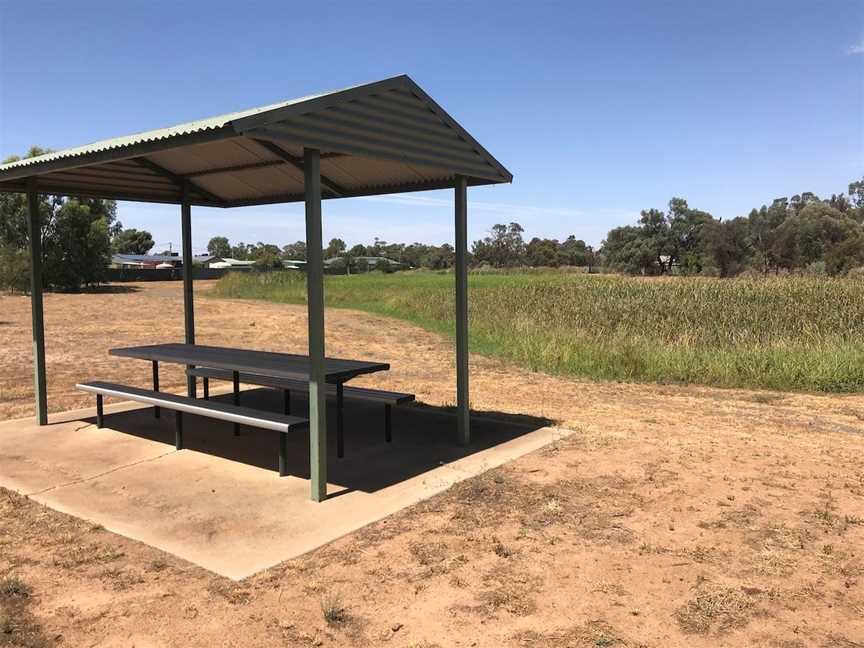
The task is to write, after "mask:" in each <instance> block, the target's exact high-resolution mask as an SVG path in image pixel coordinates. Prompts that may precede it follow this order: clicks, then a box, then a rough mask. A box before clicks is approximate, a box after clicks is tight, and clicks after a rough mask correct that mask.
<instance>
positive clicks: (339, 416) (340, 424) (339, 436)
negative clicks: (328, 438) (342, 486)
mask: <svg viewBox="0 0 864 648" xmlns="http://www.w3.org/2000/svg"><path fill="white" fill-rule="evenodd" d="M344 410H345V386H344V385H343V384H342V383H337V384H336V456H337V457H339V458H340V459H341V458H342V457H344V456H345V412H344Z"/></svg>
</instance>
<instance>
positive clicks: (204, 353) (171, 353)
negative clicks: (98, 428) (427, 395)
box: [108, 343, 390, 438]
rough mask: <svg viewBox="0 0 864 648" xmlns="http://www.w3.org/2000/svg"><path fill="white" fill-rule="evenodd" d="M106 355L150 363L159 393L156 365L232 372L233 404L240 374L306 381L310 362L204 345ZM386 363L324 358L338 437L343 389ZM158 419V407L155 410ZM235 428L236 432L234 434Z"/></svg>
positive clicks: (157, 346) (130, 349)
mask: <svg viewBox="0 0 864 648" xmlns="http://www.w3.org/2000/svg"><path fill="white" fill-rule="evenodd" d="M108 353H109V354H111V355H115V356H120V357H123V358H136V359H138V360H149V361H150V362H151V363H152V365H153V389H154V391H159V363H160V362H170V363H172V364H180V365H186V366H188V367H211V368H214V369H224V370H227V371H231V372H232V373H233V378H234V403H235V404H237V403H238V402H239V382H240V374H241V373H245V374H255V375H259V376H266V377H268V378H286V379H289V380H301V381H308V380H309V373H310V368H311V363H310V360H309V356H304V355H296V354H293V353H275V352H272V351H253V350H250V349H233V348H230V347H216V346H205V345H202V344H180V343H171V344H150V345H146V346H135V347H122V348H119V349H111V350H109V351H108ZM389 369H390V365H389V364H388V363H386V362H370V361H366V360H345V359H342V358H325V359H324V376H325V380H326V381H327V382H328V383H331V384H334V385H336V404H337V409H336V411H337V418H336V421H337V423H336V424H337V431H338V434H339V436H340V438H341V436H342V428H343V412H342V410H343V403H344V401H343V398H342V386H343V385H344V384H345V383H346V382H348V381H349V380H351V379H352V378H356V377H357V376H360V375H363V374H369V373H375V372H378V371H387V370H389ZM155 414H156V416H157V417H158V416H159V408H158V407H157V408H156V409H155ZM236 429H237V428H236V427H235V432H236Z"/></svg>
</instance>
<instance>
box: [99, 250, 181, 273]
mask: <svg viewBox="0 0 864 648" xmlns="http://www.w3.org/2000/svg"><path fill="white" fill-rule="evenodd" d="M111 267H112V268H144V269H154V270H155V269H156V268H182V267H183V259H182V258H181V257H179V256H174V255H170V256H169V255H162V254H114V255H112V256H111Z"/></svg>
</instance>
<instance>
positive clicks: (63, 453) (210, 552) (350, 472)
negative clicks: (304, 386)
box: [0, 390, 570, 579]
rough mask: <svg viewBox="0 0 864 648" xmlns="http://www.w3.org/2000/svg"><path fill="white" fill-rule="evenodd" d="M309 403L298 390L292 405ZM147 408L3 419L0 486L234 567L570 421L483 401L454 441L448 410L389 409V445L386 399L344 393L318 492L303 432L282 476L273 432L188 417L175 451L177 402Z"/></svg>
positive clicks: (466, 471)
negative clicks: (317, 499) (102, 419)
mask: <svg viewBox="0 0 864 648" xmlns="http://www.w3.org/2000/svg"><path fill="white" fill-rule="evenodd" d="M243 402H244V404H248V405H250V406H253V407H262V408H272V409H274V410H279V409H280V408H281V401H280V397H279V395H277V394H276V393H274V392H272V391H269V390H252V391H249V392H244V395H243ZM306 407H307V404H306V401H305V399H300V398H297V399H295V402H294V412H295V413H297V414H301V413H302V412H303V411H304V409H305V408H306ZM152 412H153V410H152V409H151V408H140V407H137V406H134V405H130V404H120V405H112V406H109V407H107V408H106V413H107V416H106V425H108V426H110V428H109V427H106V428H103V429H101V430H99V429H97V428H96V427H95V425H93V417H95V411H93V410H82V411H80V412H76V413H74V414H66V415H63V416H59V417H53V418H52V424H51V425H49V426H47V427H42V428H40V427H38V426H35V425H34V424H33V423H32V422H31V421H29V420H27V421H9V422H6V423H2V424H0V485H2V486H5V487H7V488H12V489H14V490H17V491H19V492H22V493H26V494H28V495H30V496H31V497H32V498H33V499H35V500H36V501H39V502H41V503H43V504H45V505H47V506H50V507H52V508H55V509H57V510H60V511H63V512H66V513H69V514H71V515H75V516H78V517H82V518H86V519H89V520H92V521H93V522H97V523H99V524H102V525H103V526H104V527H105V528H107V529H110V530H111V531H114V532H116V533H120V534H122V535H125V536H128V537H130V538H134V539H136V540H140V541H142V542H145V543H147V544H150V545H153V546H155V547H158V548H160V549H163V550H165V551H168V552H170V553H173V554H175V555H177V556H180V557H181V558H184V559H186V560H189V561H190V562H193V563H196V564H198V565H200V566H202V567H205V568H207V569H210V570H212V571H214V572H216V573H219V574H221V575H224V576H227V577H229V578H233V579H241V578H244V577H246V576H249V575H251V574H253V573H255V572H257V571H260V570H262V569H265V568H267V567H270V566H272V565H275V564H278V563H280V562H282V561H284V560H288V559H290V558H293V557H296V556H298V555H301V554H303V553H306V552H308V551H311V550H312V549H315V548H317V547H319V546H321V545H323V544H326V543H328V542H331V541H332V540H335V539H336V538H339V537H341V536H342V535H345V534H347V533H350V532H352V531H354V530H356V529H359V528H361V527H363V526H365V525H367V524H370V523H372V522H374V521H376V520H379V519H381V518H382V517H385V516H387V515H390V514H392V513H394V512H396V511H398V510H400V509H402V508H404V507H406V506H409V505H411V504H414V503H416V502H418V501H420V500H422V499H425V498H427V497H430V496H432V495H434V494H436V493H439V492H441V491H443V490H445V489H446V488H448V487H450V486H451V485H452V484H454V483H456V482H458V481H461V480H462V479H465V478H467V477H470V476H472V475H475V474H479V473H481V472H483V471H485V470H488V469H490V468H493V467H495V466H498V465H500V464H502V463H504V462H507V461H510V460H512V459H514V458H516V457H519V456H521V455H523V454H525V453H527V452H531V451H532V450H535V449H537V448H539V447H541V446H543V445H545V444H547V443H550V442H552V441H554V440H555V439H556V438H561V437H564V436H567V435H568V434H570V432H569V431H567V430H562V429H559V428H553V427H549V426H548V425H547V422H546V421H542V420H539V419H531V418H527V417H511V416H506V417H505V416H495V417H490V416H484V415H482V414H481V415H478V416H475V417H474V419H473V430H472V432H473V441H472V445H471V446H470V447H468V448H461V447H459V446H457V445H456V444H455V418H454V417H453V416H452V415H451V414H450V413H449V412H445V411H442V410H437V409H434V408H428V407H417V408H408V409H402V408H397V409H395V410H394V426H393V427H394V439H393V443H392V444H387V443H385V442H384V438H383V437H384V432H383V411H382V408H381V407H372V406H366V405H358V404H353V403H352V404H348V410H347V412H346V443H345V445H346V456H345V458H344V459H342V460H339V459H336V457H335V444H331V445H332V446H333V447H331V448H330V449H329V450H330V459H329V471H330V486H329V488H328V492H329V493H330V497H329V498H328V499H327V501H325V502H323V503H321V504H316V503H314V502H312V501H311V500H310V499H309V482H308V453H309V449H308V438H307V437H306V436H305V435H302V434H301V435H298V436H297V437H295V438H292V439H291V441H290V445H289V453H290V456H291V462H290V466H289V473H290V474H289V476H287V477H283V478H279V476H278V473H276V472H275V469H276V464H277V455H276V453H277V436H276V434H275V433H271V432H268V431H264V430H253V429H246V430H244V431H243V433H242V435H241V436H239V437H234V436H233V435H232V433H231V427H230V425H227V424H224V423H221V422H217V421H211V420H207V419H202V418H197V417H191V416H190V417H187V418H186V419H185V420H184V423H185V426H184V441H185V444H186V448H187V449H184V450H181V451H179V452H177V451H175V450H174V448H173V445H172V444H173V414H172V413H170V412H163V415H162V419H159V420H156V419H154V418H153V414H152ZM329 420H330V421H331V422H332V421H334V420H335V418H330V419H329ZM332 436H333V435H332V434H331V437H332ZM331 441H335V439H332V438H331Z"/></svg>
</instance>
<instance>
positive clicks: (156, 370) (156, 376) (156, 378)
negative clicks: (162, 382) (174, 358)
mask: <svg viewBox="0 0 864 648" xmlns="http://www.w3.org/2000/svg"><path fill="white" fill-rule="evenodd" d="M153 391H157V392H158V391H159V362H158V361H156V360H154V361H153ZM161 414H162V410H161V409H160V408H159V406H158V405H157V406H156V407H154V408H153V417H154V418H159V416H161Z"/></svg>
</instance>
